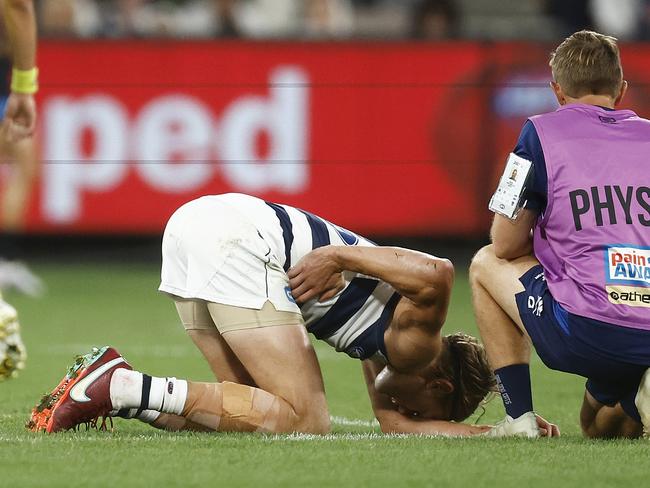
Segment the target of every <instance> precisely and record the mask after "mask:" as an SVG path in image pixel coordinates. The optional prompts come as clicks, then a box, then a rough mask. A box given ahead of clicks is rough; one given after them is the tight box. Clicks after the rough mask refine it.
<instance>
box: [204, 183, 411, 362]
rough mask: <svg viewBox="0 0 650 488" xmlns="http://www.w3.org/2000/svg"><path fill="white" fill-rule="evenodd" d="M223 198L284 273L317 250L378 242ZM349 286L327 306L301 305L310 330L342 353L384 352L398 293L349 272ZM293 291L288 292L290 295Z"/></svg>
mask: <svg viewBox="0 0 650 488" xmlns="http://www.w3.org/2000/svg"><path fill="white" fill-rule="evenodd" d="M203 198H210V199H218V200H219V201H220V202H221V203H225V204H227V205H228V206H230V207H231V208H232V210H233V212H237V213H239V214H240V215H241V216H242V218H245V219H246V220H248V221H249V222H250V223H252V224H253V225H254V226H255V227H256V228H257V230H258V232H259V233H260V235H261V236H262V238H263V239H264V240H265V241H266V242H267V243H268V244H269V246H270V247H271V250H272V252H273V253H274V254H275V256H276V258H277V261H278V262H280V263H282V265H283V268H284V270H285V271H288V270H289V268H290V267H291V266H292V265H294V264H296V263H297V262H298V261H299V260H300V259H301V258H302V257H303V256H304V255H306V254H307V253H309V252H310V251H312V250H313V249H316V248H318V247H322V246H327V245H335V246H374V245H375V244H374V243H373V242H372V241H370V240H368V239H366V238H364V237H362V236H360V235H358V234H355V233H353V232H350V231H348V230H346V229H343V228H341V227H339V226H337V225H335V224H333V223H331V222H329V221H327V220H325V219H323V218H321V217H318V216H317V215H314V214H311V213H309V212H306V211H304V210H300V209H298V208H295V207H291V206H289V205H281V204H276V203H271V202H265V201H264V200H261V199H259V198H256V197H252V196H250V195H244V194H239V193H227V194H223V195H215V196H210V197H203ZM343 277H344V279H345V288H344V289H343V290H342V291H341V292H340V293H338V294H337V295H336V296H335V297H333V298H332V299H330V300H327V301H325V302H322V303H320V302H318V300H316V299H313V300H310V301H309V302H307V303H305V304H303V305H301V306H300V310H301V312H302V315H303V318H304V320H305V324H306V326H307V329H308V330H309V331H310V332H311V333H313V334H314V335H315V336H316V337H317V338H318V339H322V340H325V341H326V342H328V343H329V344H331V345H332V346H334V347H335V348H336V349H337V350H339V351H344V352H346V353H347V354H348V355H350V356H353V357H359V358H365V357H368V356H370V355H372V354H374V353H375V352H377V350H379V351H380V352H382V353H385V351H383V350H382V349H383V331H384V329H385V328H386V325H387V322H388V321H389V320H390V318H391V316H392V311H393V310H394V307H395V305H396V304H397V301H398V300H399V295H398V294H397V293H396V292H395V290H394V289H393V288H392V287H391V286H390V285H389V284H387V283H385V282H383V281H380V280H378V279H376V278H373V277H370V276H363V275H360V274H357V273H353V272H347V271H346V272H344V273H343ZM288 292H289V291H288Z"/></svg>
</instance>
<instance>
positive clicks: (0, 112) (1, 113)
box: [0, 95, 9, 120]
mask: <svg viewBox="0 0 650 488" xmlns="http://www.w3.org/2000/svg"><path fill="white" fill-rule="evenodd" d="M8 98H9V97H8V96H6V95H0V120H2V119H4V118H5V109H6V108H7V99H8Z"/></svg>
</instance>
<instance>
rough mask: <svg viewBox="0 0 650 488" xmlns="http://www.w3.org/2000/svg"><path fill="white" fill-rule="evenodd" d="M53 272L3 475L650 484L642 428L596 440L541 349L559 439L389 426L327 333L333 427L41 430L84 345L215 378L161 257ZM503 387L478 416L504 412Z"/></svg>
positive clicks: (0, 410) (5, 422)
mask: <svg viewBox="0 0 650 488" xmlns="http://www.w3.org/2000/svg"><path fill="white" fill-rule="evenodd" d="M37 271H38V272H39V273H41V274H42V276H43V278H44V279H45V280H46V282H47V284H48V286H49V292H48V294H47V295H46V296H45V297H44V298H42V299H40V300H33V299H28V298H25V297H19V296H14V295H9V296H8V297H7V298H8V300H9V301H11V302H12V303H13V304H14V305H15V306H16V307H17V308H18V310H19V313H20V318H21V322H22V324H23V329H24V334H23V335H24V339H25V342H26V343H27V346H28V349H29V360H28V368H27V369H26V370H25V371H24V372H23V373H22V374H21V376H20V377H19V378H18V379H16V380H11V381H8V382H5V383H0V456H1V457H0V487H5V486H7V487H9V486H11V487H26V486H39V487H40V486H45V487H52V486H75V487H81V486H86V487H94V486H110V487H114V488H120V487H122V486H143V487H145V486H146V487H151V486H156V487H166V486H183V487H185V486H203V487H207V486H227V487H229V486H305V485H308V486H341V485H358V486H440V487H444V486H495V487H499V488H503V487H522V486H523V487H533V486H545V487H546V486H552V485H557V486H562V487H564V486H571V487H572V486H576V487H584V486H586V485H589V487H590V488H591V487H595V486H630V487H632V486H647V484H648V483H647V480H648V477H649V476H650V460H649V457H650V447H649V444H648V443H646V442H645V441H600V442H599V441H588V440H584V439H582V438H581V436H580V432H579V428H578V425H577V412H578V408H579V405H580V402H581V396H582V389H583V386H582V385H583V381H582V380H581V379H580V378H576V377H572V376H569V375H563V374H559V373H555V372H551V371H548V370H546V369H545V368H544V367H543V366H542V365H541V364H540V362H539V361H538V360H534V361H533V387H534V390H535V403H536V408H537V410H538V411H539V412H540V413H542V414H543V415H544V416H546V417H547V418H548V419H550V420H553V421H555V422H557V423H558V424H560V427H561V428H562V433H563V436H562V438H561V439H557V440H555V439H553V440H548V439H543V440H535V441H528V440H521V439H514V440H492V439H465V440H458V439H441V438H431V437H429V438H423V437H408V436H382V435H380V434H378V428H377V427H376V425H374V424H373V423H372V422H371V421H372V418H373V417H372V413H371V411H370V407H369V403H368V400H367V395H366V393H365V387H364V385H363V381H362V378H361V371H360V365H359V363H358V361H355V360H352V359H349V358H347V356H345V355H343V354H337V353H335V352H333V351H332V350H331V349H329V348H328V346H326V345H318V346H317V351H318V353H319V357H320V361H321V365H322V368H323V373H324V376H325V383H326V389H327V394H328V398H329V403H330V411H331V415H332V417H333V434H331V435H329V436H325V437H322V438H315V437H313V436H257V435H236V434H228V435H226V434H168V433H161V432H157V431H153V430H152V429H149V428H148V427H147V426H145V425H142V424H140V423H138V422H136V421H121V420H117V421H116V426H115V427H116V428H115V431H114V432H113V433H105V432H79V433H64V434H59V435H53V436H47V435H35V434H31V433H29V432H27V431H25V430H24V428H23V424H24V421H25V419H26V418H27V416H28V412H29V409H30V408H31V406H32V405H33V404H34V402H35V401H36V400H37V399H38V398H39V395H40V394H42V393H44V392H46V391H49V389H51V388H52V387H53V386H54V384H55V383H56V382H57V381H58V380H59V379H60V377H61V376H62V375H63V373H64V371H65V368H66V366H67V365H68V364H69V363H70V362H71V361H70V360H71V359H72V357H73V356H74V355H75V354H78V353H83V352H87V351H88V350H89V348H90V347H91V346H92V345H103V344H111V345H113V346H115V347H116V348H117V349H118V350H120V352H122V353H123V354H124V355H125V356H126V357H127V359H129V360H130V362H131V363H132V364H133V365H134V367H136V368H137V369H139V370H144V371H147V372H149V373H151V374H154V375H156V374H159V375H175V376H178V377H187V378H191V379H197V380H210V379H211V374H210V372H209V370H208V368H207V366H206V365H205V363H204V362H203V361H202V359H201V357H200V355H199V353H198V352H197V351H196V350H195V349H194V347H193V346H192V344H191V343H190V341H189V340H188V339H187V338H186V337H185V335H184V332H183V331H182V328H181V327H180V326H179V324H178V320H177V317H176V315H175V312H174V309H173V306H172V304H171V302H170V301H169V300H167V299H166V298H165V297H163V296H161V295H159V294H158V293H157V292H156V286H157V284H158V283H157V279H158V276H157V274H158V270H157V269H156V267H155V266H153V265H140V266H129V267H127V266H119V265H108V264H105V265H83V266H81V265H76V266H71V265H65V266H64V265H47V266H40V267H37ZM457 329H462V330H466V331H468V332H470V333H475V328H474V327H473V325H472V316H471V308H470V306H469V290H468V286H467V279H466V277H465V276H463V274H462V273H459V276H458V277H457V285H456V288H455V291H454V297H453V302H452V307H451V311H450V315H449V319H448V324H447V325H446V331H447V332H453V331H454V330H457ZM502 415H503V414H502V408H501V405H500V401H499V400H498V399H497V400H496V401H494V402H493V403H492V404H491V405H490V406H489V407H488V409H487V412H486V414H485V416H484V417H483V419H481V422H488V423H489V422H494V421H497V420H499V419H500V418H501V416H502Z"/></svg>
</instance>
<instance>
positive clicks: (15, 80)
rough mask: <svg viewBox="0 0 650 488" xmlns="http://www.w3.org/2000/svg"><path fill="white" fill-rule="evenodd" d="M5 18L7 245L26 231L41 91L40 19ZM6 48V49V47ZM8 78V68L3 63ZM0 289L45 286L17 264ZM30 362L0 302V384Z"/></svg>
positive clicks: (27, 2) (16, 13)
mask: <svg viewBox="0 0 650 488" xmlns="http://www.w3.org/2000/svg"><path fill="white" fill-rule="evenodd" d="M1 6H2V15H3V20H4V26H5V30H4V36H5V38H6V39H7V40H8V41H9V47H10V50H9V51H8V52H4V53H2V54H3V55H4V56H5V57H6V56H10V59H11V63H12V69H11V84H10V85H9V90H8V91H7V86H6V85H3V87H2V89H3V90H4V92H3V93H1V94H0V102H1V103H0V104H1V106H0V109H1V111H2V117H3V119H2V124H1V126H0V151H1V154H2V155H3V159H5V158H6V159H8V160H9V164H10V170H11V171H10V174H9V177H8V178H7V181H5V186H4V188H3V195H2V204H3V206H2V224H3V230H4V231H5V236H4V238H2V241H4V242H6V241H7V239H8V236H9V237H10V236H12V235H13V234H15V233H17V232H19V231H21V230H22V225H23V218H24V212H25V206H26V204H27V199H28V196H29V191H30V189H31V187H32V183H33V180H34V175H35V171H36V170H35V166H36V156H35V150H34V145H33V139H32V136H33V133H34V129H35V127H36V104H35V102H34V93H36V91H37V89H38V70H37V68H36V18H35V15H34V6H33V4H32V1H31V0H3V1H2V5H1ZM2 45H3V46H5V45H6V43H2ZM2 65H3V66H4V69H5V73H4V75H7V74H8V73H7V71H8V64H7V62H6V60H5V61H4V62H3V63H2ZM0 283H1V284H3V285H5V286H7V285H13V286H14V287H17V288H19V289H21V290H22V291H25V292H29V293H37V292H39V291H40V287H41V283H40V280H39V279H38V278H36V277H35V276H33V275H31V273H30V272H29V270H27V268H26V267H24V266H22V267H21V266H20V265H18V264H17V263H12V262H6V261H4V262H3V263H1V264H0ZM25 359H26V353H25V348H24V346H23V343H22V340H21V338H20V330H19V324H18V319H17V315H16V310H15V309H14V308H13V307H12V306H11V305H9V304H8V303H6V302H5V301H4V300H1V299H0V379H5V378H8V377H12V376H15V374H16V372H17V371H18V370H19V369H22V367H23V366H24V362H25Z"/></svg>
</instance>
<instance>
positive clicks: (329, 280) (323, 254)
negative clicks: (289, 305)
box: [288, 246, 345, 304]
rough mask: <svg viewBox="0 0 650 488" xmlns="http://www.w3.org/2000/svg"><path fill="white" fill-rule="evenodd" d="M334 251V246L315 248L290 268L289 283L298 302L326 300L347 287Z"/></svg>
mask: <svg viewBox="0 0 650 488" xmlns="http://www.w3.org/2000/svg"><path fill="white" fill-rule="evenodd" d="M334 251H335V249H334V246H325V247H319V248H318V249H314V250H313V251H311V252H310V253H308V254H306V255H305V256H303V258H302V259H301V260H300V261H298V263H296V265H295V266H293V267H292V268H291V269H290V270H289V273H288V276H289V285H290V286H291V293H292V294H293V298H294V299H295V300H296V302H297V303H299V304H302V303H305V302H307V301H309V300H311V299H312V298H318V301H320V302H324V301H326V300H329V299H330V298H332V297H334V296H335V295H336V294H337V293H338V292H340V291H341V290H342V289H343V288H344V287H345V281H344V279H343V275H342V270H341V269H340V267H339V265H338V263H337V262H336V259H335V257H334Z"/></svg>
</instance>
